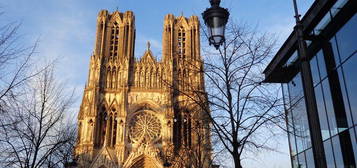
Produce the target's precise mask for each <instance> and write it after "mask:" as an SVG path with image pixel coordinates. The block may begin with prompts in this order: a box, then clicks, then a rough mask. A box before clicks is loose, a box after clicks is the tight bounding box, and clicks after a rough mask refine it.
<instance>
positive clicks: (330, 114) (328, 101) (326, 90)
mask: <svg viewBox="0 0 357 168" xmlns="http://www.w3.org/2000/svg"><path fill="white" fill-rule="evenodd" d="M322 87H323V95H324V98H325V99H324V100H325V106H326V112H327V118H328V121H329V125H330V133H331V136H333V135H336V134H337V124H336V117H335V112H334V109H333V104H332V97H331V92H330V85H329V83H328V80H327V79H326V80H324V81H323V82H322Z"/></svg>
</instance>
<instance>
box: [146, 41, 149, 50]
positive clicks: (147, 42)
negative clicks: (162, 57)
mask: <svg viewBox="0 0 357 168" xmlns="http://www.w3.org/2000/svg"><path fill="white" fill-rule="evenodd" d="M146 45H147V50H148V51H149V50H150V41H148V42H147V43H146Z"/></svg>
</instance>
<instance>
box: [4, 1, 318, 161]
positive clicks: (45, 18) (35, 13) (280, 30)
mask: <svg viewBox="0 0 357 168" xmlns="http://www.w3.org/2000/svg"><path fill="white" fill-rule="evenodd" d="M312 2H313V0H298V4H299V10H300V11H301V13H305V12H306V10H307V9H308V7H309V6H310V5H311V3H312ZM221 6H223V7H226V8H228V9H229V11H230V14H231V15H230V17H231V18H233V19H234V20H235V21H236V22H238V23H245V24H250V25H252V26H257V27H258V30H260V31H262V32H269V33H273V34H276V35H277V36H278V39H279V40H278V43H279V45H280V44H282V42H283V41H284V40H285V39H286V38H287V36H288V35H289V33H290V32H291V31H292V29H293V25H294V18H293V8H292V1H291V0H222V3H221ZM0 7H1V8H0V11H2V12H4V14H3V15H2V16H0V25H3V24H4V23H8V22H12V21H17V22H19V23H21V28H20V30H19V34H20V35H21V39H22V40H23V44H24V45H28V46H30V45H33V43H34V42H35V41H36V40H39V47H38V48H37V52H38V54H37V59H40V60H41V59H45V60H51V59H53V58H60V63H59V65H58V70H57V71H58V72H60V73H59V74H61V75H60V76H59V77H61V78H62V80H64V81H67V83H68V84H69V86H70V87H75V88H76V90H77V93H78V97H80V96H81V93H82V91H83V86H84V84H85V81H86V78H87V73H88V62H89V56H90V55H91V53H92V51H93V46H94V40H95V39H94V36H95V24H96V16H97V13H98V12H99V10H101V9H107V10H109V11H114V10H116V9H118V10H119V11H121V12H123V11H127V10H131V11H133V12H134V14H135V18H136V22H135V24H136V47H135V56H136V57H140V56H141V55H142V54H143V53H144V50H145V48H146V42H147V41H150V42H151V49H152V50H153V53H154V54H155V55H156V56H157V57H160V55H161V32H162V27H163V18H164V16H165V15H166V14H168V13H172V14H174V15H175V16H179V15H181V14H183V15H184V16H186V17H188V16H190V15H198V16H199V17H200V18H201V13H202V12H203V11H204V10H205V8H206V7H209V0H176V1H174V0H150V1H149V0H2V1H1V2H0ZM203 42H206V41H205V40H203ZM78 102H80V101H78ZM77 104H78V103H77ZM280 142H281V144H280V145H278V149H279V150H280V151H282V153H264V154H257V157H256V156H254V157H255V158H258V159H255V160H252V159H249V160H246V161H245V162H244V164H245V165H247V168H254V167H260V166H264V167H265V168H286V167H289V166H290V162H289V156H288V155H287V153H288V147H287V142H286V140H285V139H282V140H280Z"/></svg>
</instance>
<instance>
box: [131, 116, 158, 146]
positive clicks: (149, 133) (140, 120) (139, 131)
mask: <svg viewBox="0 0 357 168" xmlns="http://www.w3.org/2000/svg"><path fill="white" fill-rule="evenodd" d="M160 134H161V124H160V121H159V119H158V118H157V117H156V116H154V115H153V114H150V113H148V112H146V111H142V112H139V113H138V114H136V115H134V116H133V118H132V119H131V121H130V137H131V139H132V140H133V141H134V142H140V143H150V142H152V141H154V140H156V139H158V138H159V137H160Z"/></svg>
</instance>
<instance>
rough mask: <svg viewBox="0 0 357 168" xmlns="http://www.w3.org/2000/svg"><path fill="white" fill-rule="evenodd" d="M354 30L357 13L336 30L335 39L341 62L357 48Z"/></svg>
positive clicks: (356, 23) (356, 24) (356, 26)
mask: <svg viewBox="0 0 357 168" xmlns="http://www.w3.org/2000/svg"><path fill="white" fill-rule="evenodd" d="M356 30H357V15H355V16H353V17H352V18H351V19H350V20H349V21H348V22H347V23H346V24H345V25H344V26H343V27H342V28H341V29H340V31H339V32H337V35H336V39H337V44H338V48H339V52H340V56H341V61H342V62H343V61H344V60H345V59H346V58H347V57H349V56H350V55H351V54H352V53H354V52H356V50H357V46H356V44H357V38H356V35H357V34H356Z"/></svg>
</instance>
